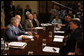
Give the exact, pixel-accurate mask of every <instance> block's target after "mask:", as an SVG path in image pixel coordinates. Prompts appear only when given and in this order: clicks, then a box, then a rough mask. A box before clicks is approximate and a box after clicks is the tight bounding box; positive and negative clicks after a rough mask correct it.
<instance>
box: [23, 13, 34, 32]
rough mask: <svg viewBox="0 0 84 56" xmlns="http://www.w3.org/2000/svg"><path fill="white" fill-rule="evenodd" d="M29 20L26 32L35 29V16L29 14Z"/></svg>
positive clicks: (26, 24)
mask: <svg viewBox="0 0 84 56" xmlns="http://www.w3.org/2000/svg"><path fill="white" fill-rule="evenodd" d="M27 16H28V19H27V20H26V21H25V24H24V25H25V30H26V31H28V30H32V29H33V28H34V26H33V22H32V20H33V15H32V14H28V15H27Z"/></svg>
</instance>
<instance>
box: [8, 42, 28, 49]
mask: <svg viewBox="0 0 84 56" xmlns="http://www.w3.org/2000/svg"><path fill="white" fill-rule="evenodd" d="M26 45H27V43H26V42H10V43H8V46H9V47H10V48H20V49H24V47H25V46H26Z"/></svg>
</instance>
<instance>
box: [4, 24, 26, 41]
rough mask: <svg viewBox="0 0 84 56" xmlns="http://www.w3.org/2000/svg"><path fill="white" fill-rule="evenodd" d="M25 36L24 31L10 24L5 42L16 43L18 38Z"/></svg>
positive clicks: (6, 31)
mask: <svg viewBox="0 0 84 56" xmlns="http://www.w3.org/2000/svg"><path fill="white" fill-rule="evenodd" d="M23 34H25V32H24V31H21V30H20V29H19V28H18V27H14V26H13V25H12V24H9V25H8V26H7V27H6V29H5V35H4V37H5V41H15V40H17V38H18V36H20V35H23Z"/></svg>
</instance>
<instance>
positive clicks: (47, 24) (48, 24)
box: [41, 23, 52, 26]
mask: <svg viewBox="0 0 84 56" xmlns="http://www.w3.org/2000/svg"><path fill="white" fill-rule="evenodd" d="M51 25H52V24H50V23H46V24H44V23H42V24H41V26H51Z"/></svg>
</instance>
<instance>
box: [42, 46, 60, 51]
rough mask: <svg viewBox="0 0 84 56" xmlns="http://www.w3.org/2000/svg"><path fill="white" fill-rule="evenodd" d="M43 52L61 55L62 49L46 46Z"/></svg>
mask: <svg viewBox="0 0 84 56" xmlns="http://www.w3.org/2000/svg"><path fill="white" fill-rule="evenodd" d="M42 51H44V52H52V53H59V51H60V48H57V47H50V46H45V47H44V48H43V49H42Z"/></svg>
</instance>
